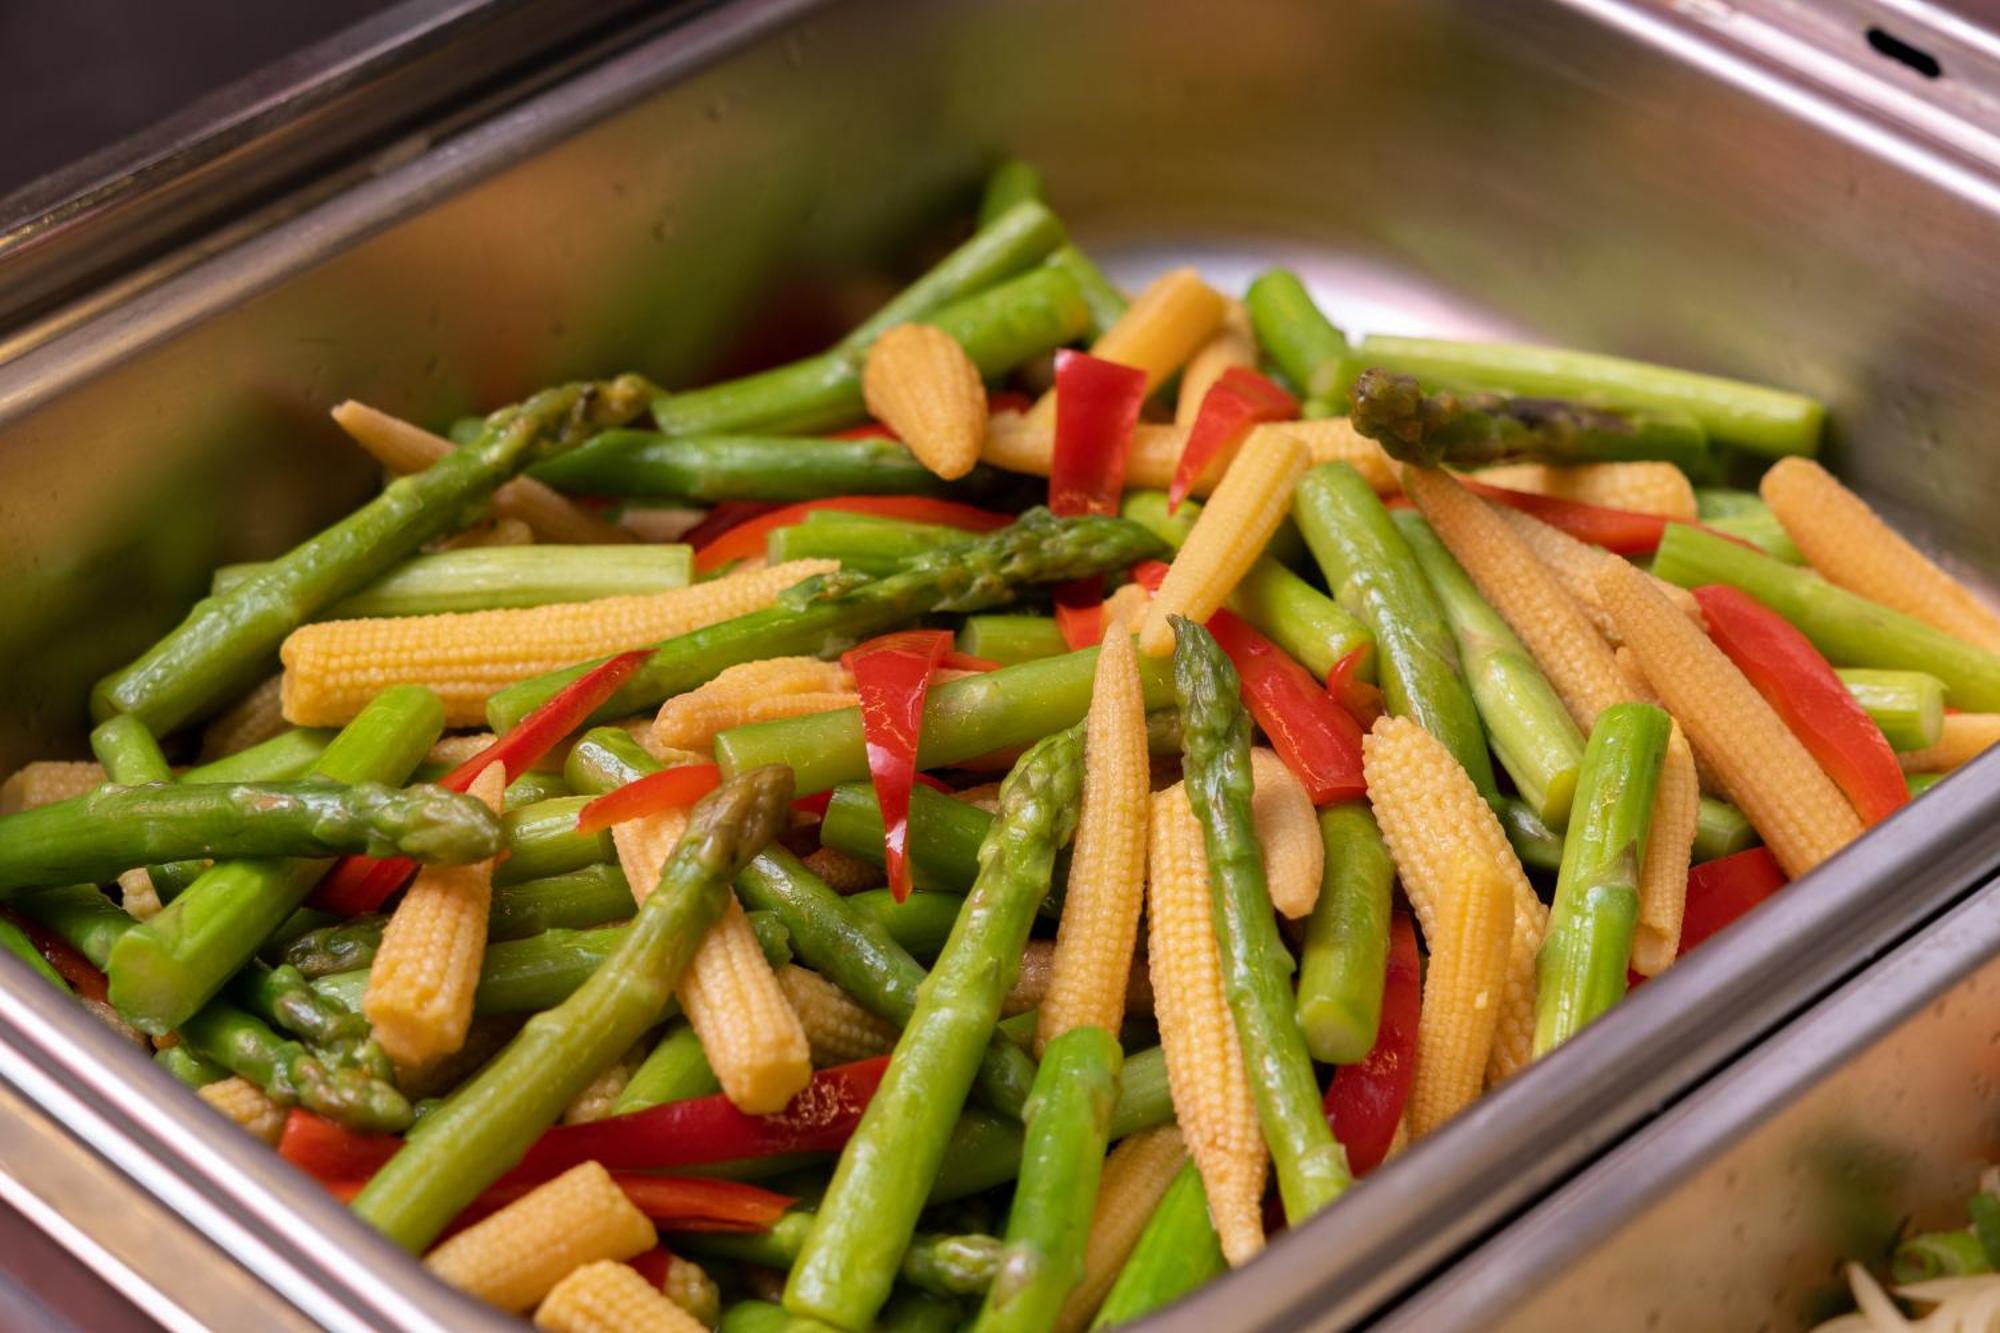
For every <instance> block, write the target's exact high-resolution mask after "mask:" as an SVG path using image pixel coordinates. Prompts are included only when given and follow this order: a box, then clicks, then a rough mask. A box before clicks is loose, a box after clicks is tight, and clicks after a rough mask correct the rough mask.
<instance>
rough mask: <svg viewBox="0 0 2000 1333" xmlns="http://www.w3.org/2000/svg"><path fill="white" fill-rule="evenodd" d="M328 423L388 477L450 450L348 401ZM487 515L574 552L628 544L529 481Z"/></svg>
mask: <svg viewBox="0 0 2000 1333" xmlns="http://www.w3.org/2000/svg"><path fill="white" fill-rule="evenodd" d="M333 419H334V422H335V423H336V424H338V425H339V427H340V428H341V429H342V430H344V431H346V432H347V435H348V438H349V439H351V440H353V441H354V442H355V443H356V444H358V445H360V446H361V447H362V448H363V449H366V450H367V451H368V452H369V453H371V454H373V455H374V456H375V460H376V461H377V462H379V463H381V464H382V466H383V467H386V468H388V469H389V470H390V471H391V472H422V471H423V470H424V469H425V468H427V467H429V466H430V465H431V464H432V463H435V462H437V461H438V459H440V458H443V457H444V456H445V455H446V454H448V453H450V452H451V451H452V449H453V448H454V446H453V444H452V442H451V441H450V440H447V439H445V438H444V437H443V436H441V435H433V434H431V433H430V432H429V431H427V430H425V429H423V428H422V427H420V426H413V425H411V424H410V423H409V422H407V421H404V420H402V419H401V418H400V417H392V416H390V415H389V414H388V413H387V412H381V411H378V410H376V409H375V408H372V407H370V406H368V405H367V404H366V403H357V402H355V401H354V400H353V399H351V398H350V399H348V400H347V401H346V402H344V403H341V404H340V405H339V406H337V407H335V408H334V409H333ZM493 512H494V513H496V514H500V515H504V516H508V517H512V518H518V519H520V520H521V521H522V522H523V523H526V524H527V525H528V526H529V527H530V528H532V529H534V531H535V533H536V534H537V535H538V536H540V537H541V538H542V540H543V541H549V542H560V543H566V544H569V545H579V546H580V545H584V544H586V543H596V544H603V545H609V544H614V543H618V542H629V541H631V540H632V537H631V534H629V533H627V532H625V531H624V530H623V529H622V528H620V527H618V525H617V524H615V523H607V522H605V521H604V520H603V519H601V518H598V517H597V516H596V515H594V514H592V513H590V512H589V511H587V510H585V509H583V508H582V507H580V506H578V505H576V504H573V503H572V502H570V501H569V500H567V499H565V498H564V497H563V496H562V495H560V494H558V493H557V492H556V491H554V490H552V489H550V488H549V487H547V486H545V485H543V484H542V483H541V482H539V481H536V480H535V479H534V478H533V477H516V478H514V479H513V480H512V481H510V482H508V483H507V484H506V485H504V486H502V487H500V489H498V490H496V491H495V492H493Z"/></svg>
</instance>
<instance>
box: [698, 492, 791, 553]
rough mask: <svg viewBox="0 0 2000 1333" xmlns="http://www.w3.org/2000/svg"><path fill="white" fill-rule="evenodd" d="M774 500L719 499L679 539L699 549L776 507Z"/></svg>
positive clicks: (777, 503) (776, 503) (776, 502)
mask: <svg viewBox="0 0 2000 1333" xmlns="http://www.w3.org/2000/svg"><path fill="white" fill-rule="evenodd" d="M778 505H779V502H778V501H776V500H721V501H718V502H717V503H716V505H715V507H714V508H712V509H710V510H709V511H708V515H707V516H706V517H705V518H703V519H702V520H701V522H699V523H697V524H695V525H694V526H693V527H691V528H689V529H688V530H687V531H686V532H684V533H682V534H681V540H682V541H683V542H686V543H687V544H688V545H689V546H691V547H693V548H694V549H695V550H697V551H699V550H700V549H701V548H702V547H704V546H706V545H708V544H709V543H710V542H712V541H714V540H715V539H716V538H717V537H720V536H721V535H722V534H723V533H725V532H727V531H729V530H730V529H731V528H733V527H736V526H737V525H738V524H741V523H748V522H749V521H750V520H751V519H753V518H756V517H758V516H759V515H762V514H768V513H770V512H771V511H772V510H773V509H776V508H777V507H778Z"/></svg>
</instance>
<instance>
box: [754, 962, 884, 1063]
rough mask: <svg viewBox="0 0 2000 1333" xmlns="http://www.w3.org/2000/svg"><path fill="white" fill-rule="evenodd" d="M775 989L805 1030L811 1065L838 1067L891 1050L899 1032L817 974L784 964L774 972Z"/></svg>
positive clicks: (793, 965) (794, 965)
mask: <svg viewBox="0 0 2000 1333" xmlns="http://www.w3.org/2000/svg"><path fill="white" fill-rule="evenodd" d="M778 988H779V989H780V990H782V991H784V993H785V1001H786V1003H788V1004H790V1005H791V1006H792V1012H794V1013H796V1014H797V1015H798V1016H799V1026H800V1027H802V1028H803V1029H805V1034H806V1044H807V1046H809V1047H810V1048H811V1050H812V1062H813V1064H815V1065H818V1066H821V1067H824V1066H826V1065H842V1064H846V1063H847V1062H848V1061H850V1060H866V1059H868V1058H869V1057H870V1056H875V1055H884V1054H887V1053H888V1052H889V1051H891V1050H893V1049H894V1048H895V1045H896V1037H897V1035H898V1032H899V1029H898V1028H897V1027H896V1026H895V1025H894V1024H892V1023H888V1022H884V1021H883V1020H882V1019H880V1018H877V1017H876V1016H875V1015H874V1014H871V1013H869V1012H868V1011H867V1010H866V1009H863V1008H862V1007H861V1006H860V1005H858V1004H856V1003H855V1002H854V1001H853V1000H850V999H849V998H847V992H846V991H844V990H842V989H841V988H840V987H838V986H836V985H834V984H833V983H832V982H831V981H828V980H827V979H826V978H825V977H823V976H821V975H820V974H819V973H817V972H809V971H807V970H806V969H805V968H803V967H799V966H797V965H796V964H793V963H787V964H785V965H784V966H783V967H781V968H779V969H778Z"/></svg>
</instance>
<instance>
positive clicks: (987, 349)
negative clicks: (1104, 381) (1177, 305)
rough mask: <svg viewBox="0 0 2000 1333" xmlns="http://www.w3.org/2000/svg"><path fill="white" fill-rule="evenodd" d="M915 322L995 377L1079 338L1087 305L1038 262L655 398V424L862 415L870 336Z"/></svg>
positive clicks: (807, 424)
mask: <svg viewBox="0 0 2000 1333" xmlns="http://www.w3.org/2000/svg"><path fill="white" fill-rule="evenodd" d="M1033 207H1039V206H1038V205H1035V206H1033ZM975 239H977V238H975ZM906 294H907V293H906ZM898 299H900V298H898ZM893 304H894V303H892V305H893ZM888 309H889V307H885V308H884V312H885V313H886V311H887V310H888ZM912 319H914V320H917V321H918V322H921V323H924V324H930V325H934V326H935V327H937V328H940V329H943V330H944V331H945V332H946V333H948V334H950V335H951V336H952V337H953V338H954V339H956V340H957V342H958V344H959V346H961V347H963V348H964V349H965V354H966V355H967V356H969V357H971V358H972V363H973V364H974V365H976V366H978V367H979V373H980V374H981V375H984V376H992V375H999V374H1002V373H1004V372H1006V371H1009V370H1012V369H1013V368H1014V367H1016V366H1018V365H1020V364H1021V363H1022V362H1023V361H1026V360H1028V359H1029V358H1030V357H1034V356H1039V355H1040V354H1041V353H1043V352H1046V351H1050V350H1051V349H1053V348H1057V347H1060V346H1062V345H1063V344H1064V343H1067V342H1069V341H1071V340H1072V339H1074V338H1075V337H1076V336H1077V335H1078V334H1080V333H1082V332H1083V331H1084V329H1085V328H1086V327H1087V326H1088V325H1089V323H1090V307H1089V306H1088V304H1086V303H1085V301H1084V299H1083V292H1082V291H1081V290H1080V289H1079V288H1078V286H1077V282H1076V279H1075V278H1074V277H1073V276H1071V275H1070V274H1069V273H1068V272H1066V271H1064V270H1062V269H1056V268H1038V269H1035V270H1033V271H1031V272H1027V273H1023V274H1021V275H1020V276H1018V277H1015V278H1010V279H1008V280H1007V281H1006V282H1003V283H1001V284H1000V285H998V286H996V287H990V288H987V289H986V290H985V291H981V292H978V293H976V294H974V295H971V296H966V297H962V298H960V299H959V300H956V301H954V302H952V303H951V304H950V305H947V306H944V307H942V308H939V309H934V310H930V311H928V312H926V313H924V314H921V315H912V316H904V317H900V318H897V319H893V320H891V321H890V322H889V323H888V324H880V323H879V321H880V315H879V314H878V315H877V317H876V318H875V319H871V320H869V321H868V323H867V324H864V325H863V326H862V327H861V328H860V329H857V330H856V331H855V333H854V334H852V335H850V338H853V337H857V336H859V335H860V334H862V333H864V332H865V333H866V334H867V337H866V340H865V341H862V342H855V343H851V345H845V346H842V347H837V348H835V349H834V350H833V351H830V352H823V353H821V354H820V355H818V356H814V357H808V358H807V359H805V360H804V361H795V362H793V363H792V364H791V365H788V366H780V367H778V368H777V369H776V370H767V371H763V372H762V373H760V374H756V375H749V376H746V377H744V378H743V379H740V380H730V381H729V382H727V383H724V384H712V385H709V386H708V387H707V388H704V389H693V390H689V391H687V392H685V393H677V394H671V395H667V396H664V397H661V398H658V399H655V400H654V402H653V423H654V425H656V426H658V427H659V429H660V431H661V432H662V433H664V434H667V435H736V434H746V433H751V432H756V433H760V434H767V435H796V434H803V433H808V432H811V431H816V430H827V429H831V428H833V427H837V426H844V425H847V424H849V423H851V422H852V421H854V420H855V419H856V418H858V417H859V416H861V415H862V412H863V407H862V401H861V366H862V362H863V360H864V358H865V357H866V356H867V352H868V346H867V345H868V343H871V342H873V341H874V340H875V339H876V338H877V337H880V336H881V334H882V332H883V330H885V329H888V328H890V327H892V326H893V325H896V324H903V323H909V322H911V320H912ZM878 325H879V326H878Z"/></svg>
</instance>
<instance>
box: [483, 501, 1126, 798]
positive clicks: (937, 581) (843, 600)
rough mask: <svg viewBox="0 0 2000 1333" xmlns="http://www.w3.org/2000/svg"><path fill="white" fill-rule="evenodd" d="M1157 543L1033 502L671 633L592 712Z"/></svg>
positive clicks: (849, 639) (665, 695)
mask: <svg viewBox="0 0 2000 1333" xmlns="http://www.w3.org/2000/svg"><path fill="white" fill-rule="evenodd" d="M1161 549H1162V548H1161V546H1160V543H1159V541H1158V540H1157V539H1156V538H1154V537H1153V536H1152V535H1151V534H1149V533H1148V532H1146V530H1145V529H1144V528H1141V527H1139V526H1138V525H1137V524H1135V523H1127V522H1125V521H1124V520H1123V519H1117V518H1105V517H1085V518H1054V517H1051V516H1050V515H1049V513H1048V511H1047V510H1045V509H1031V510H1029V511H1028V512H1027V513H1025V514H1023V515H1022V516H1021V517H1020V519H1019V520H1018V521H1017V522H1015V523H1013V524H1010V525H1009V526H1007V527H1005V528H1001V529H1000V530H999V531H997V532H992V533H988V534H987V535H985V536H983V537H979V538H977V539H974V540H970V541H967V542H965V543H963V544H961V545H957V546H951V547H946V548H944V549H942V550H937V551H932V552H930V553H929V554H927V555H924V556H921V557H919V558H918V559H916V560H915V561H913V562H911V563H910V564H909V565H908V566H907V567H906V568H905V569H904V570H903V571H902V572H901V573H899V574H895V575H893V576H891V577H889V578H886V579H876V580H872V581H869V582H866V583H863V584H862V585H861V586H859V587H854V586H852V585H851V584H849V583H846V582H844V581H836V582H832V583H828V582H825V581H820V582H817V583H809V584H808V585H807V586H806V589H805V590H804V593H803V594H801V595H797V596H794V595H790V594H788V595H787V597H786V598H785V599H784V604H782V605H779V606H774V607H770V608H768V609H766V610H763V611H753V612H751V613H750V614H749V615H745V616H738V617H736V618H735V619H734V620H725V621H723V622H722V623H721V624H718V625H711V626H709V627H708V628H706V629H699V630H695V631H693V632H692V633H689V634H683V635H680V636H678V637H676V638H672V639H668V640H667V641H666V642H665V643H663V644H661V645H660V646H659V648H658V649H656V650H655V651H654V653H653V655H652V656H651V657H650V658H648V659H647V660H646V661H645V662H644V663H643V664H642V665H641V666H640V667H639V669H638V670H637V671H636V672H634V673H633V675H632V676H631V678H630V679H628V680H627V681H626V683H625V685H624V687H623V688H622V689H620V690H619V691H618V693H617V694H615V695H613V696H612V698H611V701H610V702H609V703H607V704H606V705H605V706H604V707H603V708H602V709H600V710H599V711H598V717H599V718H601V719H604V720H609V719H611V718H616V717H624V716H629V715H630V714H632V713H634V712H640V711H645V710H649V709H652V708H655V707H657V706H658V705H659V704H660V703H661V702H662V701H663V700H666V699H669V698H671V697H673V696H674V695H676V694H680V693H682V692H684V691H686V690H691V689H694V688H695V687H696V686H698V685H701V684H703V683H704V682H706V681H709V680H712V679H714V678H715V676H716V675H717V674H718V673H720V672H721V671H722V670H723V669H724V668H725V667H730V666H734V665H735V664H737V663H739V662H752V661H756V660H758V659H760V658H765V657H779V656H785V655H787V654H798V653H809V654H817V655H820V656H830V655H832V654H834V653H838V652H841V651H843V650H845V649H846V648H849V647H851V646H853V645H854V644H856V643H858V642H860V641H861V640H863V639H866V638H868V637H870V636H871V635H874V634H879V633H882V632H883V631H885V630H890V629H895V628H897V627H899V626H903V625H907V624H909V623H911V622H912V621H914V620H915V619H917V618H918V617H919V616H922V615H925V614H928V613H929V612H932V611H978V610H983V609H985V608H987V607H993V606H998V605H1001V604H1003V603H1005V602H1007V601H1008V600H1010V599H1011V598H1012V597H1013V596H1014V594H1015V591H1016V590H1017V589H1018V588H1019V587H1020V586H1021V585H1023V584H1028V583H1060V582H1062V581H1064V580H1067V579H1076V578H1083V577H1086V576H1088V575H1091V574H1101V573H1104V572H1106V571H1108V570H1113V569H1123V568H1125V567H1126V566H1128V565H1130V564H1132V563H1134V562H1135V561H1139V560H1144V559H1146V558H1147V557H1149V556H1155V555H1158V554H1160V552H1161ZM799 591H800V590H794V593H799ZM591 665H594V664H584V665H581V666H578V667H574V668H571V669H569V670H566V671H557V672H551V673H549V674H548V675H544V676H537V677H535V678H533V679H532V680H527V681H523V682H521V683H520V684H518V685H511V686H509V687H508V688H506V689H504V690H501V691H499V692H498V693H496V694H495V695H494V696H493V698H492V700H491V701H489V703H488V704H487V709H486V715H487V718H488V720H489V721H491V722H492V724H493V729H494V730H495V731H499V732H505V731H508V730H510V729H511V728H512V727H513V726H514V725H515V724H516V723H517V722H519V721H520V720H521V719H522V718H523V717H525V716H527V714H528V713H530V712H532V711H533V710H534V709H535V708H537V707H539V706H540V705H541V704H543V703H545V702H547V700H548V699H549V697H550V696H551V695H553V694H554V693H555V692H556V691H557V690H560V689H561V688H562V687H563V686H565V685H567V684H569V683H570V682H571V681H572V680H574V679H576V678H577V677H578V676H579V675H581V674H582V673H583V672H584V671H587V670H589V669H590V666H591ZM1085 688H1086V690H1087V689H1088V684H1087V683H1086V686H1085ZM857 734H858V733H857ZM1038 734H1039V733H1038ZM864 772H865V769H864ZM801 790H805V791H814V790H823V788H814V787H802V788H801Z"/></svg>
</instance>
